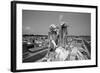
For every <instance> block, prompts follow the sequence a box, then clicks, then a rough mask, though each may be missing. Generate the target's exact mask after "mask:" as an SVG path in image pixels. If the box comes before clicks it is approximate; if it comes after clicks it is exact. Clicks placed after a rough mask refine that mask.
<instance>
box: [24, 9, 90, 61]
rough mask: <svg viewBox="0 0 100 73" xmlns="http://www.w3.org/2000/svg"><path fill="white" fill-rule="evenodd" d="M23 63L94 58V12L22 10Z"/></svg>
mask: <svg viewBox="0 0 100 73" xmlns="http://www.w3.org/2000/svg"><path fill="white" fill-rule="evenodd" d="M22 39H23V42H22V43H23V44H22V45H23V49H22V50H23V54H22V55H23V63H27V62H53V61H72V60H89V59H91V14H90V13H77V12H55V11H36V10H23V11H22Z"/></svg>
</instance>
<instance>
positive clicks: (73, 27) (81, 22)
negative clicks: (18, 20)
mask: <svg viewBox="0 0 100 73" xmlns="http://www.w3.org/2000/svg"><path fill="white" fill-rule="evenodd" d="M61 21H65V22H67V24H68V25H69V28H68V34H69V35H91V31H90V30H91V14H90V13H76V12H56V11H36V10H23V11H22V32H23V34H39V35H46V34H47V33H48V30H49V26H50V25H51V24H60V22H61Z"/></svg>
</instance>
